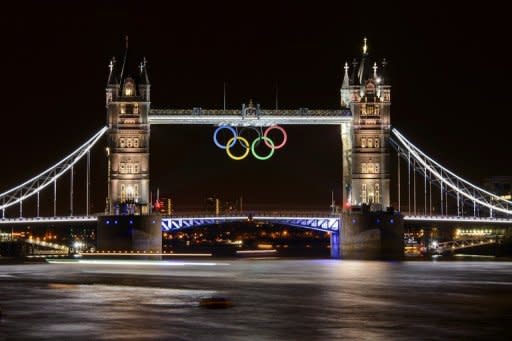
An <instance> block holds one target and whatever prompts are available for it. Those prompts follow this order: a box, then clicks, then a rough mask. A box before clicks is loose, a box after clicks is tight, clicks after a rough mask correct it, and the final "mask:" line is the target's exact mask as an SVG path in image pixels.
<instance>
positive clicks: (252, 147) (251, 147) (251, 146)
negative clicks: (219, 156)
mask: <svg viewBox="0 0 512 341" xmlns="http://www.w3.org/2000/svg"><path fill="white" fill-rule="evenodd" d="M222 129H227V130H229V131H230V132H231V133H232V134H233V137H231V138H230V139H229V140H228V142H227V143H226V144H225V145H223V144H221V143H220V142H219V140H218V134H219V131H221V130H222ZM247 129H250V130H253V131H255V132H256V133H258V137H257V138H255V139H254V140H253V141H252V143H249V141H248V140H247V138H245V137H243V136H241V135H242V133H243V132H244V130H247ZM272 129H277V130H279V131H281V133H282V134H283V141H282V142H281V143H280V144H279V145H277V146H276V144H275V143H274V141H272V139H271V138H270V137H269V136H268V134H269V132H270V131H271V130H272ZM261 141H263V142H264V143H265V145H266V146H267V147H268V148H269V149H270V152H269V153H268V154H267V155H264V156H262V155H259V154H258V153H257V152H256V147H258V146H259V145H260V144H261ZM287 141H288V135H287V134H286V131H285V130H284V128H282V127H280V126H278V125H272V126H270V127H268V128H267V129H265V132H264V133H263V135H262V130H261V128H259V129H258V127H253V126H248V127H243V128H242V129H240V131H237V130H236V129H235V128H234V127H232V126H230V125H226V124H223V125H220V126H218V127H217V129H215V132H214V133H213V142H214V143H215V145H216V146H217V147H219V148H221V149H225V150H226V153H227V154H228V156H229V157H230V158H231V159H233V160H237V161H239V160H243V159H245V158H246V157H247V156H248V155H249V153H250V152H252V155H253V156H254V158H255V159H257V160H268V159H270V158H271V157H272V156H273V155H274V153H275V151H276V150H277V149H280V148H282V147H284V145H285V144H286V142H287ZM237 142H238V143H239V144H240V145H241V146H242V147H243V148H245V151H244V152H243V153H242V154H241V155H234V154H233V153H232V152H231V148H233V147H234V146H235V145H236V144H237Z"/></svg>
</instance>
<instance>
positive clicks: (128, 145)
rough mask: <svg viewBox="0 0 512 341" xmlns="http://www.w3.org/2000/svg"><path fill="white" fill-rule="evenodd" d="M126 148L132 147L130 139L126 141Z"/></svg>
mask: <svg viewBox="0 0 512 341" xmlns="http://www.w3.org/2000/svg"><path fill="white" fill-rule="evenodd" d="M126 147H128V148H132V147H133V139H132V138H131V137H129V138H127V139H126Z"/></svg>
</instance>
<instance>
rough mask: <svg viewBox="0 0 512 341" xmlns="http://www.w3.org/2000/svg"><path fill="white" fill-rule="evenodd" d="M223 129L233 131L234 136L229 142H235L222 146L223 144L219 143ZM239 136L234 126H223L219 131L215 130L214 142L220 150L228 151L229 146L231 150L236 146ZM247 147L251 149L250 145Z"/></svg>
mask: <svg viewBox="0 0 512 341" xmlns="http://www.w3.org/2000/svg"><path fill="white" fill-rule="evenodd" d="M222 129H227V130H229V131H231V133H232V134H233V138H232V139H230V140H229V141H231V140H233V141H232V142H231V143H230V142H228V143H227V144H226V145H222V144H220V143H219V140H217V134H218V133H219V131H221V130H222ZM237 135H238V134H237V133H236V131H235V129H234V128H233V127H232V126H228V125H221V126H219V127H218V128H217V129H215V132H214V133H213V142H215V144H216V145H217V147H219V148H220V149H227V148H228V146H229V148H231V147H233V146H234V145H235V142H236V141H235V138H236V137H237ZM247 147H249V144H247Z"/></svg>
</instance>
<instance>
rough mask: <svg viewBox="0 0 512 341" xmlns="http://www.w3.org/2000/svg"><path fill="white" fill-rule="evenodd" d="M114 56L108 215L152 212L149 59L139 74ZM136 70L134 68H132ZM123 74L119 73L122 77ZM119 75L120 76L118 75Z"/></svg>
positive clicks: (108, 94)
mask: <svg viewBox="0 0 512 341" xmlns="http://www.w3.org/2000/svg"><path fill="white" fill-rule="evenodd" d="M126 59H127V58H126V55H125V58H124V61H123V65H122V66H121V68H120V69H118V67H117V65H116V61H115V59H114V58H113V59H112V60H111V62H110V66H109V67H110V74H109V77H108V82H107V89H106V108H107V124H108V128H109V130H108V142H107V143H108V147H107V156H108V194H107V203H106V209H105V211H106V213H107V214H116V215H117V214H135V215H140V214H142V215H143V214H148V213H150V205H151V202H150V198H149V133H150V129H149V123H148V113H149V107H150V83H149V78H148V74H147V69H146V60H145V58H144V60H143V61H142V62H141V63H140V65H139V66H138V70H137V72H136V73H135V75H133V74H130V73H128V72H127V70H125V68H126V67H127V66H126ZM129 71H133V70H129ZM118 75H119V76H118ZM118 77H119V78H118Z"/></svg>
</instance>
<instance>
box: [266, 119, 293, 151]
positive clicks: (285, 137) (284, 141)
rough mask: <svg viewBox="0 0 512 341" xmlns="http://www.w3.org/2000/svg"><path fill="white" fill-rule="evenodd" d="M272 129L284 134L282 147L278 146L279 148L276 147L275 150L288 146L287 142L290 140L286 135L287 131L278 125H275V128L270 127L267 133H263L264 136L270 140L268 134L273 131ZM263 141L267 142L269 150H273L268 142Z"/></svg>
mask: <svg viewBox="0 0 512 341" xmlns="http://www.w3.org/2000/svg"><path fill="white" fill-rule="evenodd" d="M272 129H277V130H280V131H281V133H283V142H281V144H280V145H277V146H274V147H273V148H274V149H280V148H283V147H284V145H285V144H286V141H287V140H288V135H286V131H285V130H284V128H283V127H280V126H278V125H274V126H270V127H268V128H267V129H266V130H265V132H264V133H263V136H265V137H267V138H268V133H269V132H270V131H271V130H272ZM263 141H264V142H265V144H266V145H267V147H269V148H272V146H271V145H270V144H269V143H268V142H267V140H265V139H263Z"/></svg>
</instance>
